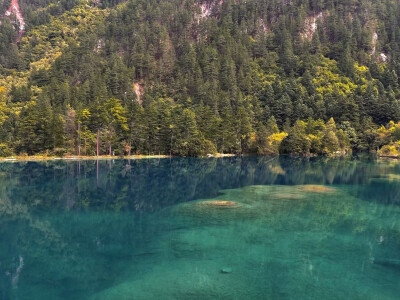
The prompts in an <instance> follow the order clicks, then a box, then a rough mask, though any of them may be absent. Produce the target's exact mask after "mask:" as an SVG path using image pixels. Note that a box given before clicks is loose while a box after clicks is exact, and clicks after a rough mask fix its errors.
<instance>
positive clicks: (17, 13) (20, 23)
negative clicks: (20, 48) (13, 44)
mask: <svg viewBox="0 0 400 300" xmlns="http://www.w3.org/2000/svg"><path fill="white" fill-rule="evenodd" d="M4 16H5V17H10V18H12V21H13V23H14V24H15V25H16V27H17V30H18V38H17V42H19V41H20V40H21V38H22V35H23V33H24V30H25V20H24V17H23V16H22V13H21V9H20V7H19V3H18V0H12V1H11V6H10V8H9V9H8V10H7V11H6V12H5V13H4Z"/></svg>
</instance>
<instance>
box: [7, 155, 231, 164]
mask: <svg viewBox="0 0 400 300" xmlns="http://www.w3.org/2000/svg"><path fill="white" fill-rule="evenodd" d="M233 156H236V154H224V153H218V154H215V155H210V156H206V157H205V158H207V157H208V158H221V157H233ZM172 157H175V156H172V155H131V156H111V155H100V156H82V155H81V156H78V155H66V156H62V157H60V156H45V155H43V156H42V155H32V156H18V155H16V156H10V157H0V163H1V162H19V161H58V160H61V161H64V160H65V161H69V160H70V161H79V160H110V159H155V158H158V159H160V158H172Z"/></svg>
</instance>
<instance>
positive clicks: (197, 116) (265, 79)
mask: <svg viewBox="0 0 400 300" xmlns="http://www.w3.org/2000/svg"><path fill="white" fill-rule="evenodd" d="M5 1H6V0H3V2H2V5H1V6H0V13H2V14H3V17H2V18H1V21H2V23H1V25H0V33H1V34H0V50H1V51H0V53H1V55H0V63H1V67H0V74H1V76H0V101H1V103H0V125H1V127H0V143H1V145H0V146H1V147H0V155H10V154H12V153H25V152H26V153H28V154H34V153H38V152H44V151H55V152H57V153H64V152H69V153H74V154H75V153H77V154H79V153H80V154H84V153H85V154H95V153H96V151H97V149H98V152H99V153H102V154H104V153H113V152H115V153H117V154H118V153H120V154H123V153H125V154H127V153H131V152H137V153H165V154H174V155H200V154H207V153H212V152H215V151H219V152H235V153H244V152H245V153H249V152H257V153H260V154H272V153H278V152H281V153H298V154H304V153H315V154H323V153H334V152H337V151H348V150H350V149H356V150H370V149H374V148H376V147H380V146H383V145H385V144H388V143H390V142H391V141H393V142H394V141H397V140H398V139H400V136H399V138H397V136H396V135H395V134H394V133H393V132H394V131H395V130H394V129H393V130H390V128H397V127H398V126H397V125H395V124H394V123H392V125H388V126H387V127H386V129H385V128H384V129H380V130H378V128H379V126H380V125H386V124H387V123H388V122H389V121H390V120H393V121H394V122H398V121H399V119H400V106H399V102H398V99H399V96H400V90H399V79H398V76H397V74H399V72H400V64H399V54H400V50H399V45H400V44H399V41H400V29H399V28H400V27H399V26H398V24H399V18H400V4H399V3H398V2H397V1H390V0H387V1H380V2H376V1H371V0H361V1H355V0H342V1H329V0H327V1H324V2H323V4H321V3H322V2H321V1H315V0H307V1H306V0H298V1H294V0H293V1H287V0H285V1H283V0H282V1H281V0H263V1H261V0H250V1H240V0H238V1H230V0H221V1H215V0H206V1H200V0H168V1H149V0H146V1H144V0H132V1H129V2H121V3H119V2H118V1H95V2H89V1H82V0H80V1H78V0H75V1H72V0H71V1H60V2H56V3H53V4H49V3H48V2H46V1H41V0H38V1H37V2H30V1H29V4H28V1H26V3H25V2H24V1H22V0H20V3H19V5H20V7H21V10H20V12H21V17H22V18H24V19H23V22H21V18H17V20H16V19H15V18H13V14H10V13H7V12H8V11H9V7H8V4H6V3H5ZM13 1H16V0H13ZM3 12H4V13H3ZM14 15H16V16H18V14H17V13H15V14H14ZM39 16H43V17H39ZM38 20H40V21H38ZM21 24H24V28H22V31H21ZM331 118H332V119H331ZM385 130H386V131H385ZM96 144H98V148H97V145H96Z"/></svg>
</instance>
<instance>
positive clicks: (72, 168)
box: [0, 156, 400, 300]
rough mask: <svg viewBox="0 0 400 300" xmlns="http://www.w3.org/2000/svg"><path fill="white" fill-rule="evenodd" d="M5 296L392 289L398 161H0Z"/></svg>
mask: <svg viewBox="0 0 400 300" xmlns="http://www.w3.org/2000/svg"><path fill="white" fill-rule="evenodd" d="M9 299H10V300H13V299H18V300H22V299H30V300H32V299H46V300H53V299H55V300H57V299H66V300H70V299H71V300H72V299H74V300H76V299H89V300H117V299H118V300H124V299H363V300H366V299H377V300H385V299H396V300H397V299H400V162H395V161H388V160H377V159H375V158H374V157H371V156H361V157H356V156H355V157H352V158H293V157H232V158H220V159H215V158H209V159H199V158H173V159H169V158H166V159H143V160H102V161H80V162H74V161H68V162H66V161H51V162H50V161H49V162H18V163H2V164H0V300H9Z"/></svg>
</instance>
